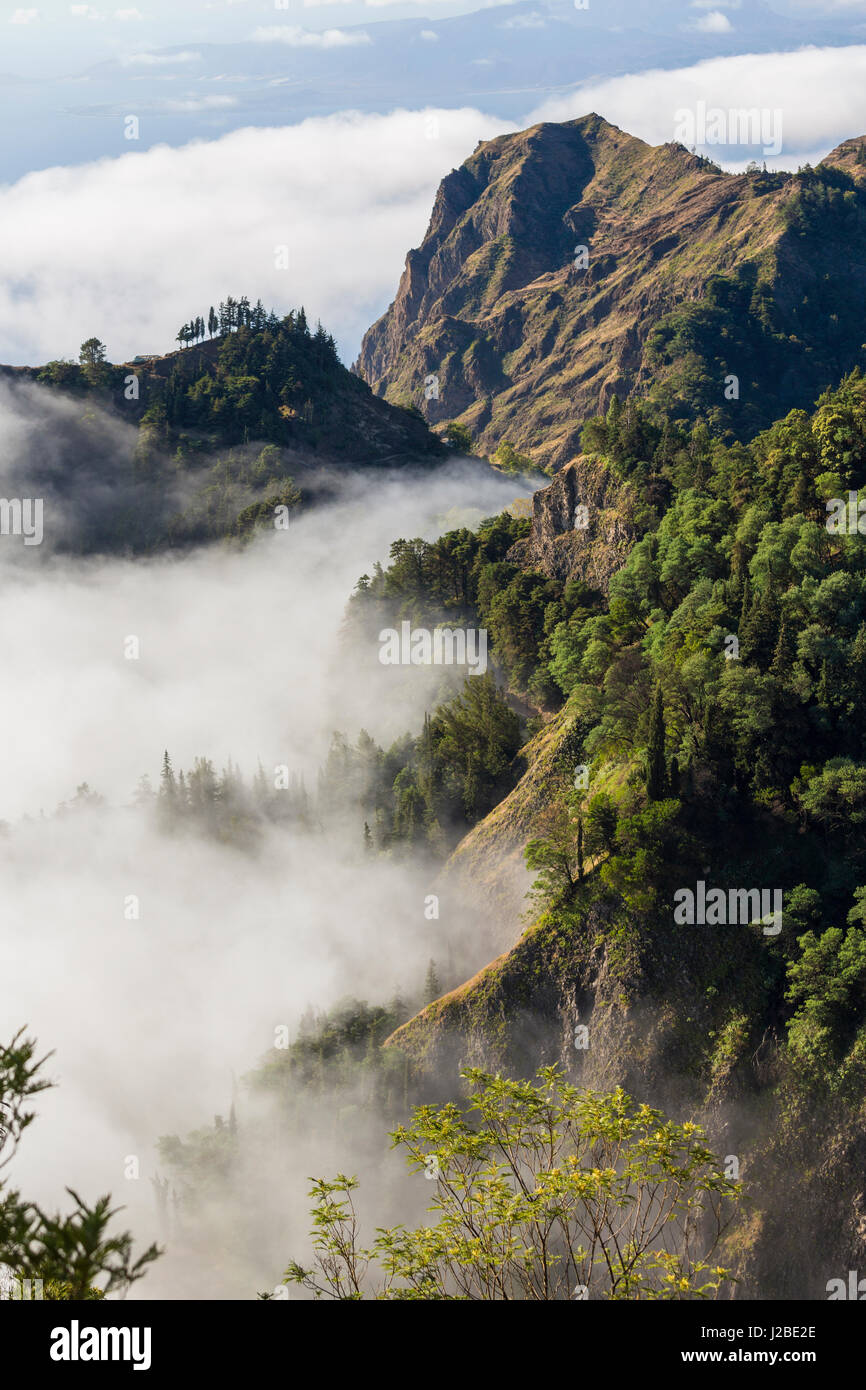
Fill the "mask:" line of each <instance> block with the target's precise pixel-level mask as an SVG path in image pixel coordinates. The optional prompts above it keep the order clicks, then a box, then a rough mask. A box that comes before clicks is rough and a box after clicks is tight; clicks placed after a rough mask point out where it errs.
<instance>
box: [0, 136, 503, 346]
mask: <svg viewBox="0 0 866 1390" xmlns="http://www.w3.org/2000/svg"><path fill="white" fill-rule="evenodd" d="M502 129H504V126H503V123H502V122H498V121H495V120H493V119H492V118H491V117H486V116H482V115H480V114H479V113H478V112H476V111H446V112H440V113H438V115H435V114H433V113H427V112H396V113H395V114H393V115H391V116H359V115H357V114H351V113H349V114H345V115H341V116H333V117H329V118H327V119H323V120H310V121H304V122H303V123H302V124H301V125H298V126H287V127H285V128H283V129H277V130H242V131H237V132H235V133H233V134H231V135H227V136H225V137H224V138H223V139H220V140H215V141H210V142H204V141H200V142H196V143H194V144H192V145H188V146H186V147H184V148H182V149H169V148H167V147H164V146H163V147H159V148H157V149H153V150H150V151H147V152H146V153H141V154H137V153H130V154H128V155H124V156H123V157H121V158H119V159H106V160H101V161H100V162H98V163H95V164H87V165H84V166H83V167H79V168H63V169H60V168H58V169H49V170H46V171H44V172H40V173H35V174H30V175H28V176H27V177H26V178H24V179H22V180H20V181H19V182H18V183H16V184H13V185H12V186H11V187H7V188H2V189H0V325H2V327H0V361H4V362H12V363H30V364H36V363H38V362H42V361H47V360H49V359H51V358H55V357H68V356H74V357H76V358H77V355H78V348H79V345H80V344H81V342H82V341H83V340H84V339H85V338H87V337H90V336H91V335H93V334H95V335H96V336H97V337H100V338H102V339H103V340H104V341H105V342H106V344H107V346H108V351H109V356H110V357H111V359H112V360H114V361H124V360H127V359H128V358H129V357H131V356H134V355H135V354H136V353H140V352H154V351H155V352H167V351H170V350H171V349H172V348H174V347H175V346H176V344H175V342H174V337H175V334H176V332H177V330H178V328H179V327H180V325H181V324H182V323H184V322H186V320H187V319H188V318H190V317H194V316H196V315H198V314H204V315H205V316H206V315H207V311H208V307H209V305H211V304H213V303H218V302H219V300H220V299H221V298H224V297H225V296H226V295H227V294H235V295H237V294H244V293H245V294H247V295H249V296H250V298H252V299H253V300H255V299H256V298H258V297H261V298H262V299H263V300H264V301H265V303H266V304H268V305H275V306H277V307H279V308H282V309H283V311H287V310H288V309H289V308H291V307H293V306H296V305H298V304H300V303H304V304H305V306H306V308H307V312H308V314H309V315H310V316H311V317H312V318H313V319H315V318H317V317H321V319H322V321H323V322H324V323H325V324H326V325H327V326H328V328H329V329H330V331H331V332H333V333H334V334H335V336H336V337H337V339H338V342H339V343H340V345H341V347H342V349H343V352H344V354H345V355H346V356H349V355H351V353H352V352H353V351H354V350H355V349H356V347H357V344H358V342H359V341H360V337H361V335H362V333H363V331H364V330H365V329H366V328H367V327H368V325H369V323H370V322H372V320H373V319H374V318H375V317H377V315H378V314H379V313H380V312H381V310H382V308H383V307H384V306H385V304H386V303H387V302H388V300H389V298H390V297H391V295H392V294H393V291H394V288H395V287H396V283H397V280H398V278H399V275H400V271H401V269H402V265H403V259H404V257H405V254H406V251H407V250H408V248H409V247H410V246H413V245H417V243H418V242H419V241H420V240H421V238H422V236H423V234H424V230H425V227H426V225H427V219H428V217H429V212H430V206H431V204H432V201H433V197H434V195H435V191H436V187H437V185H438V182H439V180H440V178H441V177H442V175H443V173H447V171H448V170H449V169H450V168H451V167H452V166H453V165H457V164H460V163H461V162H462V160H463V159H464V158H465V157H466V154H467V153H468V152H470V151H471V150H472V148H473V147H474V145H475V144H476V143H477V141H478V140H480V139H488V138H490V137H491V136H493V135H495V134H497V133H498V132H499V131H501V130H502ZM282 247H285V248H287V260H288V269H285V270H283V269H278V268H277V265H278V262H279V260H280V248H282Z"/></svg>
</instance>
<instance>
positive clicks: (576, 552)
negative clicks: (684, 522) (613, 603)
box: [508, 454, 635, 593]
mask: <svg viewBox="0 0 866 1390" xmlns="http://www.w3.org/2000/svg"><path fill="white" fill-rule="evenodd" d="M583 508H585V510H581V509H583ZM532 512H533V514H532V530H531V532H530V534H529V535H528V536H527V538H526V540H523V541H518V542H517V544H516V545H513V546H512V547H511V550H510V551H509V552H508V559H509V560H510V561H511V563H512V564H515V565H521V566H523V567H524V568H525V569H532V570H538V571H539V572H540V573H541V574H548V575H550V577H551V578H553V579H563V580H564V579H572V578H578V579H582V580H583V581H584V583H586V584H589V585H591V586H592V588H594V589H599V590H601V592H602V593H607V591H608V587H609V585H610V579H611V575H613V574H615V573H616V571H617V570H619V569H621V568H622V566H623V565H624V564H625V562H626V559H627V558H628V553H629V551H630V549H631V547H632V545H633V543H634V539H635V534H634V529H633V524H632V513H633V498H632V493H631V489H630V488H629V487H628V486H627V485H626V484H624V483H621V482H620V481H619V480H618V479H616V478H615V477H614V476H613V475H612V474H611V472H610V469H609V468H608V466H607V465H606V464H605V463H604V461H603V460H602V459H599V458H595V457H593V456H590V455H586V454H582V455H581V456H580V457H579V458H576V459H574V460H573V461H572V462H571V463H567V464H566V465H565V467H564V468H563V469H562V471H561V472H560V473H558V474H557V475H556V477H555V478H554V480H553V482H552V483H551V485H550V487H547V488H542V489H541V490H540V491H538V492H536V493H535V494H534V496H533V499H532Z"/></svg>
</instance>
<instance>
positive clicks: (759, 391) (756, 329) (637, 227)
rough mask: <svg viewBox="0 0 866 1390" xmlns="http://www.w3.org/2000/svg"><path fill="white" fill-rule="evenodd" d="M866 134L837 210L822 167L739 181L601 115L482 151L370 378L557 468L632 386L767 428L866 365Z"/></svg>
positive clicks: (736, 423)
mask: <svg viewBox="0 0 866 1390" xmlns="http://www.w3.org/2000/svg"><path fill="white" fill-rule="evenodd" d="M861 143H862V142H858V141H848V142H846V143H845V145H843V146H840V147H839V150H838V151H836V152H834V154H833V155H830V156H828V159H827V160H826V161H825V165H827V166H829V165H831V164H833V165H835V168H836V170H837V173H838V180H841V184H840V186H839V187H838V188H837V189H836V190H835V191H836V194H838V196H834V198H829V197H825V198H824V202H823V204H821V205H820V206H819V205H818V203H820V199H819V200H818V203H816V204H814V205H813V204H811V203H809V202H808V198H809V197H810V196H811V193H810V189H811V185H809V183H808V180H809V177H811V176H808V175H803V177H802V179H801V178H800V177H799V176H787V175H764V174H762V173H759V172H754V173H753V174H742V175H736V176H734V175H730V174H724V173H722V172H721V171H720V170H719V169H717V168H716V167H715V166H713V165H711V164H708V163H707V162H706V161H702V160H700V159H698V158H696V157H695V156H693V155H691V154H689V153H688V151H686V150H685V149H684V148H683V147H682V146H680V145H676V144H669V145H662V146H659V147H653V146H650V145H647V144H645V143H644V142H643V141H641V140H638V139H636V138H635V137H633V136H630V135H627V134H625V133H624V132H623V131H621V130H618V129H617V128H616V127H615V126H612V125H610V124H609V123H608V122H607V121H604V120H602V119H601V118H600V117H599V116H596V115H591V116H586V117H583V118H581V119H580V120H576V121H569V122H566V123H564V124H562V125H556V124H542V125H537V126H533V127H532V128H531V129H530V130H526V131H522V132H519V133H517V134H513V135H506V136H501V137H499V138H498V139H496V140H492V141H488V142H486V143H483V144H481V145H480V146H479V147H478V149H477V150H476V151H475V153H474V154H473V155H472V156H471V158H469V159H468V160H467V161H466V163H465V164H464V165H463V166H462V168H460V169H458V170H455V171H453V172H452V173H451V174H449V175H448V176H447V178H445V179H444V180H443V182H442V185H441V187H440V189H439V192H438V195H437V198H436V202H435V205H434V208H433V212H432V216H431V219H430V225H429V228H428V231H427V234H426V236H425V238H424V241H423V243H422V245H421V246H420V248H418V249H417V250H413V251H410V252H409V255H408V256H407V259H406V268H405V271H404V273H403V277H402V279H401V281H400V286H399V289H398V291H397V295H396V298H395V300H394V303H393V304H392V305H391V307H390V308H389V309H388V311H387V313H385V314H384V315H383V316H382V318H381V319H379V321H378V322H377V323H376V324H374V325H373V327H372V328H370V329H369V331H368V332H367V334H366V336H365V338H364V341H363V345H362V348H361V353H360V356H359V358H358V361H357V363H356V364H355V370H356V371H358V372H359V373H360V374H361V375H362V376H363V377H364V378H365V380H367V381H368V382H369V383H370V384H371V386H372V387H373V389H374V390H375V391H376V392H377V394H379V395H384V396H386V397H387V398H388V399H390V400H393V401H403V402H412V403H414V404H415V405H417V406H418V407H419V408H421V409H422V410H423V411H424V413H425V416H426V418H427V420H428V421H429V422H430V423H431V424H434V425H435V424H436V423H438V422H442V421H445V420H453V419H459V420H460V421H461V422H462V423H465V424H466V425H468V426H469V427H470V428H471V430H472V432H473V434H474V437H475V439H476V443H477V445H478V447H479V448H480V449H481V450H482V451H483V452H486V453H490V452H492V451H493V450H494V449H495V448H496V446H497V445H498V444H499V443H501V442H502V441H503V440H504V439H507V440H508V441H509V442H510V443H512V444H513V445H516V446H518V447H519V448H520V449H521V450H523V451H524V452H527V453H529V454H530V455H531V456H532V457H533V458H534V459H535V460H536V461H537V462H538V463H540V464H543V465H546V466H553V467H554V468H559V467H561V466H562V465H563V464H564V463H566V462H567V461H568V460H569V459H571V458H573V457H574V455H575V454H577V453H578V452H579V440H580V429H581V426H582V424H583V423H584V422H585V420H586V419H587V418H589V417H591V416H592V415H594V414H596V413H597V412H598V411H599V410H604V409H605V408H606V406H607V404H608V402H609V401H610V398H611V396H612V395H613V394H614V393H616V394H618V395H619V396H621V397H622V396H624V395H626V394H627V393H628V392H630V391H632V390H637V391H639V392H641V393H647V392H650V391H655V392H659V393H660V394H661V395H662V397H665V396H666V397H668V398H670V397H671V396H672V397H673V398H674V399H675V400H677V401H679V399H680V397H683V398H684V399H685V398H688V401H689V403H690V405H692V406H694V405H695V404H696V403H697V404H699V405H700V406H701V407H702V408H703V409H704V411H705V412H706V413H709V412H711V411H712V410H713V409H715V408H718V410H720V411H721V412H722V417H723V418H724V422H725V424H726V425H727V426H728V427H730V428H732V429H734V431H735V432H737V433H738V434H740V435H741V436H746V435H748V434H749V433H754V432H755V430H756V429H758V428H761V427H762V426H763V424H766V423H769V422H770V420H771V419H773V418H776V417H777V416H778V415H780V414H783V413H784V412H785V411H786V410H787V409H789V408H790V407H791V406H792V405H797V404H803V405H805V404H808V403H809V402H810V401H811V400H812V399H813V398H814V396H815V395H816V394H817V392H818V391H820V390H821V389H822V387H823V386H824V385H826V384H829V383H830V381H831V380H834V379H836V378H838V376H839V375H840V374H841V373H842V372H843V371H844V370H846V369H847V368H849V367H850V366H853V365H855V364H856V363H857V362H858V361H859V360H860V346H861V339H862V332H861V331H860V324H861V323H862V308H863V305H864V304H866V244H864V227H866V216H864V214H866V194H864V192H863V189H862V179H861V175H862V173H863V166H862V164H860V163H858V160H859V159H860V154H859V150H860V148H861ZM838 180H837V181H838ZM807 185H808V186H807ZM820 190H823V191H824V192H826V189H825V187H824V185H823V184H821V185H820ZM845 190H847V191H848V192H849V193H850V197H849V198H848V200H847V202H845V200H844V198H843V197H842V194H843V192H844V191H845ZM804 197H805V198H806V202H805V203H804ZM580 248H585V253H584V252H583V251H581V250H580ZM720 275H722V276H723V277H725V283H724V284H723V285H720V284H719V283H718V277H719V276H720ZM828 276H829V277H830V279H829V280H828ZM843 286H845V287H847V289H843ZM851 296H853V300H852V299H851ZM831 301H832V303H831ZM855 303H856V304H857V305H858V306H859V308H857V309H855V308H854V305H855ZM683 308H686V309H689V311H690V312H692V311H693V312H694V313H695V314H697V318H693V319H689V318H688V316H687V318H686V320H685V321H681V320H680V318H678V317H677V315H678V314H680V313H681V311H682V310H683ZM858 315H859V320H858ZM833 316H835V319H834V318H833ZM729 374H734V375H736V376H737V378H738V385H737V396H736V398H733V397H731V398H730V399H727V398H726V397H725V389H726V387H725V378H726V376H728V375H729ZM431 378H435V383H434V382H433V381H431ZM425 382H427V383H428V384H427V387H426V388H425ZM729 395H730V392H729ZM722 417H720V418H722Z"/></svg>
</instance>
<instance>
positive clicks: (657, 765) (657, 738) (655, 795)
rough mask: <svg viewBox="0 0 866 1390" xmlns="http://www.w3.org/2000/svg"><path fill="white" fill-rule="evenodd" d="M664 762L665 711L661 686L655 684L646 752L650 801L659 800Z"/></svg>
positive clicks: (664, 767) (662, 793)
mask: <svg viewBox="0 0 866 1390" xmlns="http://www.w3.org/2000/svg"><path fill="white" fill-rule="evenodd" d="M666 766H667V765H666V762H665V713H664V702H663V699H662V688H661V686H660V685H658V684H657V685H656V687H655V690H654V691H653V702H652V708H651V710H650V723H649V738H648V742H647V753H646V790H647V796H648V797H649V799H650V801H661V800H662V798H663V796H664V794H665V787H666V782H667V777H666Z"/></svg>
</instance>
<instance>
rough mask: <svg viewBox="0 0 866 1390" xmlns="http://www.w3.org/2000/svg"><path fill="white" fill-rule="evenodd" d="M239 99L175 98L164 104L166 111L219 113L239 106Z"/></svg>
mask: <svg viewBox="0 0 866 1390" xmlns="http://www.w3.org/2000/svg"><path fill="white" fill-rule="evenodd" d="M237 104H238V99H237V97H216V96H214V97H194V96H189V97H175V98H172V99H170V100H167V101H164V102H163V103H162V105H163V109H164V110H166V111H219V110H224V109H225V108H226V107H229V106H237Z"/></svg>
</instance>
